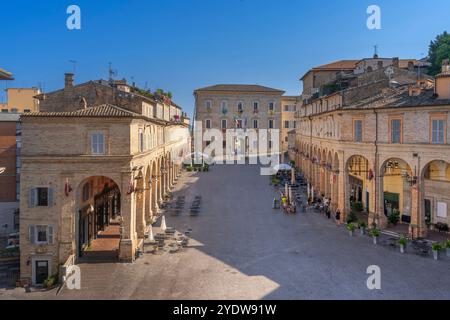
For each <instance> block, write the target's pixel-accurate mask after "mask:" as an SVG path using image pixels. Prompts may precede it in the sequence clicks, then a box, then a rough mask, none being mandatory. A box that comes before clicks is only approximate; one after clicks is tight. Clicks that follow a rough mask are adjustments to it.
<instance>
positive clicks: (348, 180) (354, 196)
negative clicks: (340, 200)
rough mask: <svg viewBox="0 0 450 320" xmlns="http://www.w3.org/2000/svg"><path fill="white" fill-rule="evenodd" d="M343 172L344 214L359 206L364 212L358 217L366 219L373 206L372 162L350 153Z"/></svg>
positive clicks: (373, 174)
mask: <svg viewBox="0 0 450 320" xmlns="http://www.w3.org/2000/svg"><path fill="white" fill-rule="evenodd" d="M344 174H345V176H344V178H345V184H344V186H345V193H344V197H345V199H344V201H345V202H344V203H345V212H346V214H347V213H350V212H352V211H353V208H355V209H356V208H358V207H361V208H362V210H363V212H364V214H363V213H361V214H363V216H361V217H360V218H361V219H364V220H366V221H368V220H369V214H370V212H373V211H374V207H375V197H374V194H375V183H374V182H375V173H374V170H373V166H372V163H371V162H370V160H369V159H367V158H366V157H365V156H363V155H360V154H355V155H352V156H350V157H348V158H347V161H346V164H345V173H344ZM357 204H360V205H357ZM354 205H355V207H354ZM355 213H357V214H359V212H355Z"/></svg>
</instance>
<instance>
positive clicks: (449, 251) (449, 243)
mask: <svg viewBox="0 0 450 320" xmlns="http://www.w3.org/2000/svg"><path fill="white" fill-rule="evenodd" d="M445 250H446V252H447V257H450V240H447V241H446V242H445Z"/></svg>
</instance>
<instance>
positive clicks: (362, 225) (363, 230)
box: [358, 221, 367, 236]
mask: <svg viewBox="0 0 450 320" xmlns="http://www.w3.org/2000/svg"><path fill="white" fill-rule="evenodd" d="M358 225H359V231H360V232H361V235H362V236H363V235H365V234H366V229H367V224H366V223H365V222H364V221H360V222H359V223H358Z"/></svg>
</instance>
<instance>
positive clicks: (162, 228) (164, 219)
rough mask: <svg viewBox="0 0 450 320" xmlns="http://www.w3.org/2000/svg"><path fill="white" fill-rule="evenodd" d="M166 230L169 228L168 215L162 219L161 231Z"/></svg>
mask: <svg viewBox="0 0 450 320" xmlns="http://www.w3.org/2000/svg"><path fill="white" fill-rule="evenodd" d="M166 230H167V225H166V216H163V217H162V220H161V231H163V232H166Z"/></svg>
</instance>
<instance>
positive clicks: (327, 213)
mask: <svg viewBox="0 0 450 320" xmlns="http://www.w3.org/2000/svg"><path fill="white" fill-rule="evenodd" d="M325 210H326V211H325V213H326V215H327V218H328V219H331V210H330V207H328V206H327V208H326V209H325Z"/></svg>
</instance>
